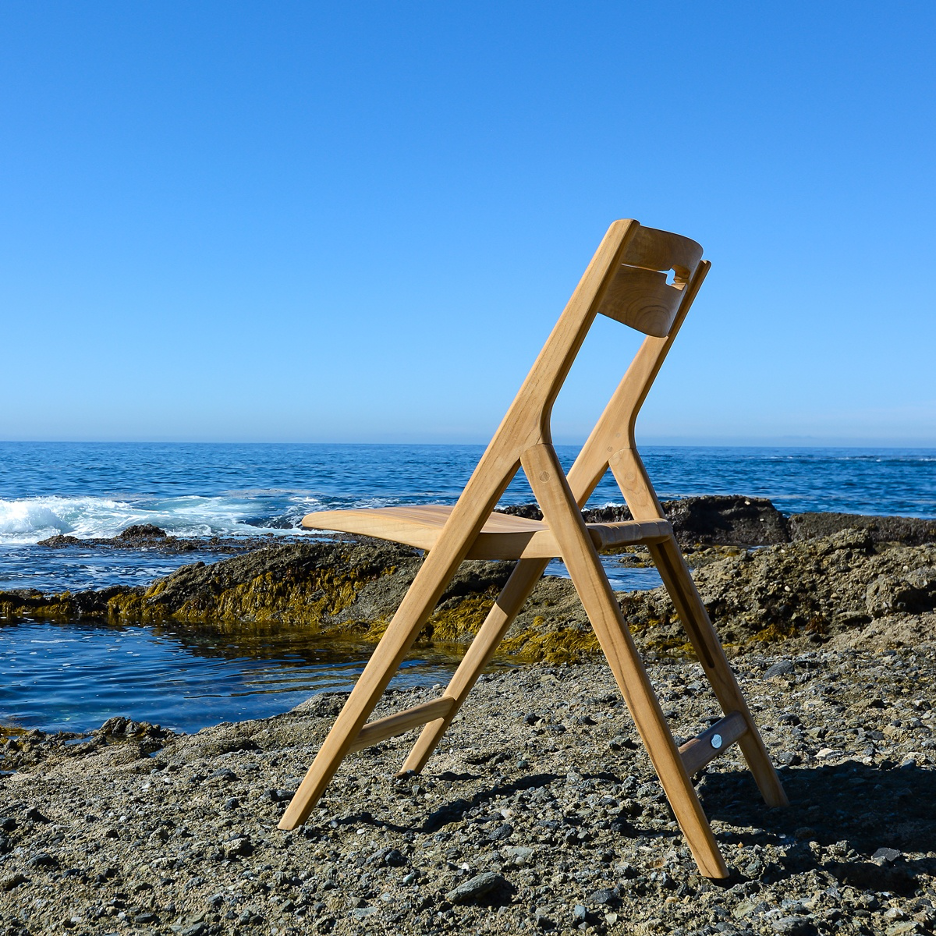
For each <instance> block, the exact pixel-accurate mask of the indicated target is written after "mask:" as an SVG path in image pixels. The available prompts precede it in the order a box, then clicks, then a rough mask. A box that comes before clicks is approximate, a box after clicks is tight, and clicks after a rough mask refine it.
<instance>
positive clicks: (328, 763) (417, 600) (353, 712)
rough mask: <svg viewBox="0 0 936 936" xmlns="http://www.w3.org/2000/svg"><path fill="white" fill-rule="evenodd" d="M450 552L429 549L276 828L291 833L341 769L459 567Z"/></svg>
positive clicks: (457, 559)
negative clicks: (289, 830)
mask: <svg viewBox="0 0 936 936" xmlns="http://www.w3.org/2000/svg"><path fill="white" fill-rule="evenodd" d="M459 561H460V560H459V558H458V555H457V554H456V555H455V559H454V560H453V558H452V555H451V551H450V550H444V551H443V550H441V549H440V550H438V551H436V550H431V551H430V552H429V553H428V554H427V556H426V558H425V560H424V562H423V564H422V567H421V568H420V570H419V572H418V573H417V575H416V578H415V579H414V580H413V583H412V585H410V588H409V591H408V592H407V593H406V596H405V597H404V599H403V601H402V603H401V604H400V607H399V608H398V609H397V612H396V614H395V615H394V616H393V620H392V621H391V622H390V625H389V626H388V627H387V630H386V631H385V633H384V635H383V637H381V639H380V642H379V643H378V644H377V647H376V648H375V650H374V652H373V654H372V655H371V658H370V660H369V661H368V663H367V666H366V667H365V668H364V672H363V673H361V675H360V677H359V678H358V681H357V683H356V685H355V687H354V689H353V691H352V692H351V695H350V696H348V700H347V702H345V704H344V708H342V710H341V712H340V714H339V715H338V717H337V719H335V723H334V725H332V729H331V731H330V732H329V733H328V736H327V737H326V738H325V741H324V743H323V744H322V747H321V748H320V749H319V752H318V754H317V755H316V757H315V760H314V761H313V762H312V766H311V767H310V768H309V771H308V773H307V774H306V776H305V779H304V780H303V781H302V783H301V785H300V786H299V789H298V790H297V791H296V794H295V796H293V798H292V801H291V802H290V804H289V806H288V807H287V809H286V812H285V813H284V814H283V818H282V819H281V820H280V823H279V828H281V829H295V828H297V827H298V826H300V825H302V823H304V822H305V821H306V819H307V818H308V816H309V813H310V812H311V811H312V810H313V809H314V808H315V804H316V803H317V802H318V801H319V798H320V797H321V795H322V793H324V792H325V788H326V787H327V786H328V784H329V782H330V781H331V779H332V777H333V776H334V775H335V772H336V771H337V770H338V768H339V767H340V766H341V762H342V761H343V760H344V758H345V755H347V753H348V751H349V749H350V748H351V746H352V744H353V743H354V741H355V739H356V738H357V736H358V734H359V733H360V731H361V728H363V727H364V723H365V722H366V721H367V719H368V717H369V716H370V713H371V712H372V711H373V710H374V706H375V705H377V703H378V702H379V701H380V697H381V696H382V695H383V694H384V690H385V689H386V688H387V685H388V683H389V682H390V680H391V679H392V678H393V676H394V674H395V673H396V671H397V670H398V669H399V668H400V664H401V663H402V662H403V659H404V658H405V657H406V654H407V653H408V652H409V650H410V648H411V647H412V645H413V642H414V641H415V640H416V637H417V635H418V634H419V632H420V630H421V629H422V628H423V626H424V625H425V623H426V621H427V620H428V619H429V615H430V614H431V613H432V610H433V608H434V607H435V605H436V603H437V601H438V599H439V596H440V595H441V593H442V591H443V590H444V589H445V586H446V585H447V584H448V583H449V581H451V578H452V575H453V574H454V572H455V568H456V567H457V566H458V564H459Z"/></svg>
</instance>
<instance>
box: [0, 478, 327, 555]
mask: <svg viewBox="0 0 936 936" xmlns="http://www.w3.org/2000/svg"><path fill="white" fill-rule="evenodd" d="M284 495H285V496H284ZM323 506H327V505H323V504H322V503H321V502H320V501H318V500H317V499H316V498H315V497H312V496H310V495H305V496H298V495H297V494H295V493H294V492H289V494H287V493H286V492H274V491H265V492H264V491H251V492H240V493H236V494H225V495H218V496H213V497H200V496H195V495H190V496H184V497H127V498H126V499H117V498H107V497H27V498H18V499H3V498H0V545H28V544H31V543H38V542H39V541H40V540H43V539H47V538H48V537H50V536H55V535H56V534H60V533H63V534H68V535H71V536H76V537H78V538H80V539H100V538H106V537H112V536H116V535H117V534H118V533H120V532H121V531H122V530H125V529H126V528H127V527H128V526H132V525H133V524H137V523H152V524H154V525H156V526H158V527H160V528H161V529H163V530H166V532H168V533H170V534H172V535H173V536H182V537H186V536H238V535H240V536H244V535H248V534H254V535H255V534H257V533H273V534H277V535H291V534H295V533H297V532H298V530H297V528H298V525H299V521H300V520H301V519H302V517H303V515H304V514H306V513H308V512H309V511H312V510H316V509H322V507H323Z"/></svg>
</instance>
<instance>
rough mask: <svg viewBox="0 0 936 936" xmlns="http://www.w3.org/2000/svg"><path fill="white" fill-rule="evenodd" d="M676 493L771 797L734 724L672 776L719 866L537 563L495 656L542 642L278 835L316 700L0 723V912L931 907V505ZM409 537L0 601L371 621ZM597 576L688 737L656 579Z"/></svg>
mask: <svg viewBox="0 0 936 936" xmlns="http://www.w3.org/2000/svg"><path fill="white" fill-rule="evenodd" d="M698 500H699V501H702V500H703V499H698ZM704 500H705V502H704V503H691V502H676V504H677V505H679V506H676V507H671V513H670V516H671V518H672V519H673V522H674V526H675V527H676V529H677V535H678V536H679V537H680V539H681V541H682V542H683V543H684V545H685V546H686V547H687V549H688V554H689V558H690V562H691V564H693V565H694V566H695V573H694V574H695V577H696V581H697V583H698V586H699V589H700V592H701V594H702V596H703V600H704V601H705V603H706V605H707V606H708V607H709V609H710V610H711V612H712V613H713V616H714V617H715V618H716V621H717V627H718V629H719V632H720V633H721V635H722V637H723V639H724V640H725V643H726V645H727V647H728V649H729V652H730V653H731V654H732V655H733V657H734V665H735V667H736V670H737V672H738V674H739V679H740V681H741V683H742V686H743V689H744V691H745V692H746V694H747V696H748V699H749V701H750V704H751V706H752V709H753V711H754V713H755V717H756V718H757V720H758V723H759V724H760V726H761V728H762V731H763V734H764V737H765V741H766V742H767V745H768V748H769V749H770V751H771V753H772V755H773V756H774V758H775V760H776V762H777V763H778V765H780V768H781V775H782V778H783V782H784V784H785V786H786V788H787V791H788V794H789V796H790V800H791V806H790V807H789V808H787V809H782V810H768V809H766V808H765V807H764V806H763V804H762V803H761V801H760V799H759V796H758V793H757V790H756V787H755V786H754V784H753V782H752V781H751V779H750V776H749V775H748V774H747V772H746V771H744V770H743V766H742V764H741V763H740V761H739V760H738V757H739V755H738V753H737V750H736V749H732V751H731V752H730V753H729V755H728V756H726V757H723V758H719V759H718V760H716V761H715V762H713V764H711V765H710V766H709V767H708V768H707V769H706V770H705V771H704V772H703V773H702V774H700V775H699V777H698V783H699V790H700V795H701V797H702V800H703V805H704V806H705V808H706V811H707V812H708V814H709V816H710V817H711V818H712V820H713V827H714V829H715V831H716V835H717V837H718V840H719V842H720V843H721V845H722V846H723V849H724V851H725V854H726V859H727V861H728V864H729V866H730V868H731V870H732V878H731V879H730V880H729V881H728V882H727V883H726V884H724V885H716V884H713V883H711V882H709V881H706V880H704V879H702V878H700V877H699V875H698V873H697V871H696V870H695V866H694V863H693V862H692V859H691V857H690V855H689V852H688V850H687V849H686V848H685V846H684V843H683V840H682V838H681V836H680V834H679V832H678V829H677V827H676V825H675V823H674V822H673V820H672V817H671V815H670V813H669V810H668V807H667V804H666V801H665V798H664V797H663V795H662V792H661V790H660V787H659V784H658V783H657V781H656V779H655V775H654V774H653V771H652V768H651V766H650V763H649V759H648V758H647V756H646V753H645V752H644V750H643V748H642V747H641V745H640V743H639V739H638V738H637V736H636V733H635V731H634V729H633V725H632V723H631V721H630V718H629V716H628V714H627V711H626V708H625V707H624V705H623V702H622V700H621V699H620V695H619V693H618V691H617V689H616V687H615V686H614V684H613V681H612V679H611V677H610V674H609V672H608V670H607V667H606V666H604V665H602V664H601V663H600V662H595V661H596V657H595V650H596V647H595V644H594V640H593V638H592V637H591V632H590V629H589V628H588V626H587V622H586V621H585V619H584V616H583V615H582V614H581V611H580V609H579V608H578V603H577V601H576V600H575V596H574V592H573V590H572V588H571V584H570V583H568V582H567V581H565V580H562V579H555V578H551V579H546V580H544V581H543V582H542V583H541V584H540V586H539V587H538V589H537V591H536V592H535V593H534V595H533V598H532V599H531V603H530V606H529V607H528V609H527V610H526V611H525V612H524V614H523V615H522V616H521V618H520V619H519V620H518V622H517V624H516V625H515V626H514V628H513V629H512V631H511V633H510V634H509V635H508V640H507V641H506V648H505V649H506V654H507V655H506V656H504V657H503V658H502V659H503V660H510V659H511V658H512V659H514V660H517V661H530V660H535V661H538V662H535V663H533V664H531V665H524V666H519V667H513V668H510V669H506V670H504V669H502V670H499V671H496V672H492V673H489V674H487V675H485V676H484V677H482V679H481V681H480V682H479V684H478V686H477V688H476V689H475V691H474V692H473V693H472V695H471V697H470V698H469V701H468V702H467V703H466V705H465V706H464V708H463V709H462V711H461V713H460V714H459V716H458V717H457V718H456V721H455V722H454V724H453V727H452V729H451V730H450V732H449V733H448V734H447V735H446V738H445V739H444V741H443V743H442V745H441V747H440V749H439V751H438V752H437V753H436V754H435V755H434V757H433V758H432V760H431V761H430V762H429V765H428V766H427V768H426V770H425V772H424V773H423V775H421V776H418V777H415V776H409V777H403V778H396V777H395V773H396V771H397V770H398V769H399V765H400V763H401V762H402V760H403V759H404V757H405V753H406V750H407V744H408V743H410V742H411V741H412V738H411V737H409V736H403V737H400V738H396V739H393V740H391V741H388V742H384V743H383V744H381V745H379V746H377V747H375V748H370V749H367V750H365V751H362V752H360V753H358V754H355V755H352V756H351V757H349V758H348V759H347V760H346V761H345V763H344V764H343V766H342V768H341V770H340V772H339V774H338V776H337V777H336V779H335V781H334V782H333V784H332V786H331V787H330V788H329V790H328V791H327V793H326V795H325V797H324V798H323V800H322V802H321V804H320V806H319V807H318V808H317V809H316V810H315V811H314V812H313V815H312V817H311V819H310V821H309V823H307V825H306V826H305V827H304V828H303V829H301V830H299V831H297V832H291V833H288V832H281V831H279V830H277V829H276V823H277V821H278V818H279V816H280V814H281V812H282V810H283V808H284V806H285V803H286V801H288V799H289V798H290V797H291V795H292V792H293V791H294V790H295V788H296V786H297V785H298V783H299V781H300V779H301V777H302V774H303V773H304V771H305V769H306V768H307V766H308V764H309V763H310V762H311V760H312V757H313V756H314V753H315V751H316V749H317V747H318V745H319V744H320V743H321V741H322V739H323V738H324V735H325V733H326V732H327V730H328V728H329V726H330V725H331V722H332V721H333V719H334V716H335V714H336V713H337V711H338V710H339V708H340V705H341V703H342V701H343V698H342V697H341V696H337V695H320V696H316V697H314V698H313V699H311V700H309V702H307V703H305V704H304V705H302V706H300V707H299V708H297V709H295V710H294V711H292V712H290V713H287V714H284V715H280V716H277V717H275V718H270V719H265V720H257V721H251V722H243V723H238V724H229V723H227V724H221V725H217V726H214V727H211V728H207V729H204V730H203V731H200V732H198V733H197V734H194V735H176V734H173V733H171V732H168V731H165V730H163V729H161V728H159V727H158V726H152V725H146V724H139V723H135V722H132V721H130V720H129V719H127V718H118V719H111V720H110V721H109V722H108V723H106V724H105V725H104V726H102V728H101V729H100V730H98V731H96V732H94V733H93V734H91V735H90V736H70V735H64V734H58V735H44V734H43V733H41V732H37V731H33V732H28V733H26V734H20V735H13V736H10V737H8V738H7V739H6V741H5V742H4V744H3V747H2V754H3V757H2V760H0V769H2V773H0V936H7V934H9V936H14V934H15V936H24V934H37V933H53V932H63V931H65V932H72V933H75V934H81V933H88V934H92V933H94V934H105V933H124V932H126V933H152V934H167V936H168V934H172V933H175V934H186V936H204V934H222V933H247V934H252V933H277V934H281V933H296V934H299V933H335V934H357V933H361V934H365V933H368V934H371V933H372V934H378V933H381V934H382V933H393V934H395V933H410V932H416V933H446V932H453V933H454V932H456V931H457V932H476V933H498V934H513V933H522V932H529V933H540V932H544V933H548V932H570V933H571V932H573V931H574V932H583V933H611V934H622V936H623V934H625V933H627V934H630V933H636V934H648V936H649V934H658V933H659V934H663V933H669V934H677V936H708V934H714V933H727V934H745V936H748V934H758V936H761V934H778V933H779V934H790V936H810V934H823V936H825V934H843V936H849V934H861V936H877V934H884V936H903V934H932V933H934V932H936V714H934V713H936V691H934V690H936V628H934V625H936V542H934V540H936V537H934V535H933V532H934V529H933V528H934V527H936V524H934V523H933V522H932V521H908V520H905V519H904V518H848V517H845V516H843V515H828V514H825V515H808V514H802V515H798V516H795V517H783V516H782V515H780V514H777V512H776V511H773V510H772V505H769V502H762V501H757V500H756V499H753V498H750V499H745V498H735V499H730V498H729V499H714V498H709V499H704ZM718 501H721V502H720V503H718ZM761 518H764V519H763V520H762V519H761ZM595 519H619V516H615V517H613V518H610V517H600V518H599V517H596V518H595ZM160 533H161V531H157V532H156V533H153V532H152V531H149V532H144V533H143V534H140V536H139V537H138V542H137V547H139V545H140V543H141V542H143V543H144V544H145V541H146V538H147V537H149V539H150V540H152V541H154V546H153V548H158V545H156V544H155V541H159V540H162V539H165V537H163V536H161V535H159V534H160ZM755 534H756V535H757V536H760V539H755ZM130 538H131V537H127V539H130ZM49 545H50V546H53V547H54V546H59V547H64V548H67V546H68V545H69V544H68V543H50V544H49ZM163 545H164V546H165V545H166V544H165V543H164V544H163ZM752 545H755V546H758V547H759V548H756V549H750V548H747V547H749V546H752ZM169 546H170V548H173V547H171V544H169ZM114 548H123V547H120V546H115V547H114ZM144 548H146V547H145V545H144ZM214 548H215V549H216V548H217V547H216V546H215V547H214ZM232 548H234V547H232ZM618 561H621V562H623V563H626V564H631V565H639V564H641V563H643V562H644V561H645V557H644V556H642V555H641V554H640V553H639V552H630V553H627V554H622V555H621V556H620V557H619V559H618ZM419 562H420V558H419V556H418V555H416V554H414V553H413V551H411V550H405V549H399V548H397V547H394V546H391V545H388V544H374V543H373V542H370V543H360V542H351V541H346V542H304V543H301V544H294V545H288V546H280V545H263V546H261V548H259V549H254V550H253V551H251V552H248V553H244V554H241V555H233V556H232V557H231V558H230V559H226V560H223V561H221V562H219V563H216V564H214V565H212V566H207V565H204V564H201V563H196V564H194V565H191V566H186V567H184V568H182V569H180V570H179V571H178V572H176V573H174V574H173V575H170V576H168V577H167V578H165V579H161V580H159V581H158V582H156V583H154V584H153V585H152V586H150V587H149V588H146V589H142V588H140V589H107V590H104V591H102V592H85V593H81V594H75V595H68V594H66V595H59V596H48V595H41V594H39V593H38V592H23V591H20V592H6V593H0V616H2V617H6V618H10V619H16V618H31V619H43V618H47V619H51V620H55V619H60V618H63V617H66V616H78V617H87V618H90V619H94V620H103V621H111V622H113V623H115V624H132V623H137V622H150V621H159V620H173V621H182V622H184V621H191V622H193V623H199V624H204V623H210V624H211V625H212V626H215V627H218V628H221V629H224V630H226V631H230V632H231V633H232V635H234V639H236V633H237V632H238V630H239V629H243V628H251V627H271V626H275V627H306V628H309V629H310V633H318V634H321V635H326V636H327V635H354V636H356V637H365V638H367V639H376V638H378V637H379V635H380V633H381V632H382V628H383V627H384V626H385V625H386V620H387V616H388V614H389V613H390V611H391V610H392V608H393V607H395V605H396V603H397V601H398V599H399V597H400V595H401V594H402V592H403V591H404V590H405V588H406V586H407V584H408V582H409V581H410V579H411V578H412V575H413V574H415V571H416V569H417V568H418V564H419ZM508 573H509V567H508V566H507V565H506V564H503V563H466V564H465V566H464V568H463V570H462V572H461V573H460V574H459V577H458V578H457V579H456V581H455V582H454V583H453V584H452V586H451V587H450V588H449V590H448V592H447V593H446V595H445V596H443V600H442V602H441V603H440V605H439V608H438V609H437V611H436V614H435V615H434V617H433V619H432V621H431V622H430V625H429V627H428V628H427V630H426V631H425V632H424V634H423V635H422V636H421V639H422V640H424V641H436V642H438V641H445V642H453V643H458V642H464V641H466V640H467V639H469V638H470V635H471V634H472V633H473V631H474V630H475V629H476V628H477V626H478V625H479V624H480V621H481V620H482V619H483V617H484V614H485V613H486V609H487V607H488V606H489V604H490V602H491V601H492V600H493V597H494V595H495V594H496V592H497V590H498V589H499V587H500V585H501V583H502V582H503V580H504V579H505V577H506V575H507V574H508ZM618 597H619V600H620V602H621V604H622V607H623V609H624V611H625V614H626V615H627V617H628V620H629V621H630V623H631V626H632V629H633V631H634V634H635V638H636V640H637V641H638V644H639V645H640V646H641V648H642V650H643V652H644V654H645V657H646V659H647V660H648V668H649V671H650V674H651V678H652V679H653V681H654V683H655V685H656V687H657V690H658V692H659V694H660V698H661V701H662V703H663V707H664V710H665V712H666V713H667V716H668V717H670V720H671V724H672V725H673V727H674V731H676V732H677V733H679V734H680V735H681V736H682V737H683V738H688V737H691V736H693V735H695V734H697V733H698V732H699V731H701V730H702V729H704V728H705V727H706V726H707V724H708V723H709V722H710V721H711V719H712V718H713V717H714V716H716V715H717V712H716V707H715V703H714V700H713V699H712V698H711V696H710V693H709V692H707V691H706V686H705V681H704V678H703V676H702V674H701V670H700V669H699V667H698V665H697V664H696V663H695V662H694V661H693V660H692V659H691V654H690V653H689V651H688V649H687V647H686V646H685V640H684V637H683V636H682V634H681V632H680V627H679V622H678V619H677V618H676V616H675V614H674V612H673V610H672V607H671V606H670V605H669V602H668V599H667V598H666V596H665V594H664V593H663V592H662V591H661V590H659V589H658V590H654V591H650V592H631V593H622V594H619V596H618ZM310 621H311V622H313V623H311V624H310ZM567 661H568V662H571V661H577V662H576V665H568V662H567ZM437 691H438V690H435V692H437ZM432 696H433V690H427V689H417V690H408V691H405V692H398V693H394V694H392V695H391V696H388V698H387V699H385V700H384V702H383V703H381V708H380V710H379V712H378V714H388V713H389V712H391V711H395V710H398V709H401V708H406V707H408V706H411V705H415V704H418V703H419V702H421V701H426V700H427V699H428V698H431V697H432ZM128 714H132V713H128Z"/></svg>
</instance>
